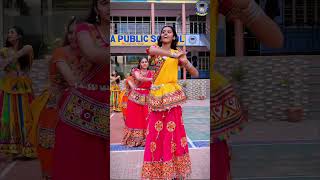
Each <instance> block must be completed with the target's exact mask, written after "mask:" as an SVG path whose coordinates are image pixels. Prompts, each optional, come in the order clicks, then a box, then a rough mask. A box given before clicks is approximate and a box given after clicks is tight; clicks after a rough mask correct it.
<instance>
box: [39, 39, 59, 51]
mask: <svg viewBox="0 0 320 180" xmlns="http://www.w3.org/2000/svg"><path fill="white" fill-rule="evenodd" d="M61 45H62V40H61V39H60V38H53V39H45V40H44V41H43V44H42V52H43V54H51V53H52V51H53V50H54V49H55V48H57V47H59V46H61Z"/></svg>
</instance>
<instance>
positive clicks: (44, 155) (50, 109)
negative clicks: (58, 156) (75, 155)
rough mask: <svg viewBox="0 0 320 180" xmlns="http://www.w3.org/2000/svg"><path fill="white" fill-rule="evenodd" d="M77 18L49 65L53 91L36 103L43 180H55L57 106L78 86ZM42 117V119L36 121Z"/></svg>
mask: <svg viewBox="0 0 320 180" xmlns="http://www.w3.org/2000/svg"><path fill="white" fill-rule="evenodd" d="M75 25H76V18H75V17H73V18H72V20H71V21H70V22H69V23H68V25H67V28H66V30H67V32H66V35H65V39H64V43H63V47H60V48H57V49H56V50H55V51H54V52H53V55H52V58H51V60H50V63H49V84H50V87H49V88H48V89H47V90H46V91H45V92H44V93H43V94H42V95H41V96H39V97H37V98H36V99H35V101H34V102H33V103H32V107H33V116H34V119H35V121H36V120H37V119H39V120H38V123H37V122H35V129H36V130H34V131H37V137H36V138H37V139H36V140H35V141H34V142H36V145H37V152H38V157H39V160H40V164H41V169H42V177H43V179H51V178H52V165H53V150H54V143H55V128H56V126H57V123H58V120H59V117H58V109H57V103H58V100H59V99H60V97H61V95H62V92H63V91H64V90H66V89H68V88H70V87H71V86H74V84H75V83H76V81H77V79H76V77H77V76H76V75H75V74H72V72H74V70H75V69H76V68H77V64H78V62H77V58H76V57H75V56H74V54H75V52H74V51H75V50H76V49H77V45H76V44H75V33H74V30H75ZM36 116H38V117H36Z"/></svg>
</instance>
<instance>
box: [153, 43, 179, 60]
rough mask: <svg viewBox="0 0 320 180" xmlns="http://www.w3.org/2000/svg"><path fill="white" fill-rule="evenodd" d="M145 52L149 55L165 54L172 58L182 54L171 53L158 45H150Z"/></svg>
mask: <svg viewBox="0 0 320 180" xmlns="http://www.w3.org/2000/svg"><path fill="white" fill-rule="evenodd" d="M147 54H148V55H150V56H167V57H172V58H179V57H180V56H182V55H183V53H182V52H177V53H173V52H171V51H168V50H165V49H161V48H160V47H157V46H151V47H150V48H148V49H147Z"/></svg>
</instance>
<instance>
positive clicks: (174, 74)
mask: <svg viewBox="0 0 320 180" xmlns="http://www.w3.org/2000/svg"><path fill="white" fill-rule="evenodd" d="M171 51H175V50H171ZM153 62H154V63H155V66H156V69H155V71H156V72H155V75H154V78H153V79H154V81H153V86H154V87H155V89H152V90H151V91H150V98H149V106H150V108H151V110H153V111H165V110H169V109H171V108H173V107H176V106H178V105H181V104H182V103H184V102H185V101H186V99H187V97H186V95H185V93H184V91H183V90H182V88H181V86H180V85H179V84H178V65H179V63H178V59H175V58H170V57H160V56H158V57H153Z"/></svg>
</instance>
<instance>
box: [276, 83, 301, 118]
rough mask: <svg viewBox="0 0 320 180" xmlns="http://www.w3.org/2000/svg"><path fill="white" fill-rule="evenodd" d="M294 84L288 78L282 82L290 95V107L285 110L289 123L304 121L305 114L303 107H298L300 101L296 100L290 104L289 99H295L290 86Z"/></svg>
mask: <svg viewBox="0 0 320 180" xmlns="http://www.w3.org/2000/svg"><path fill="white" fill-rule="evenodd" d="M291 83H292V82H291V81H290V80H289V79H288V78H284V79H283V80H282V81H281V83H280V84H281V86H282V87H284V88H286V91H287V94H288V100H287V102H288V103H289V104H288V107H287V109H286V110H285V113H286V115H287V121H289V122H300V121H302V120H303V113H304V110H303V107H302V106H301V105H297V104H298V102H297V101H298V100H297V99H296V98H295V99H294V102H293V103H292V102H290V101H289V97H294V96H293V95H294V94H293V92H292V90H291V89H290V84H291Z"/></svg>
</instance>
